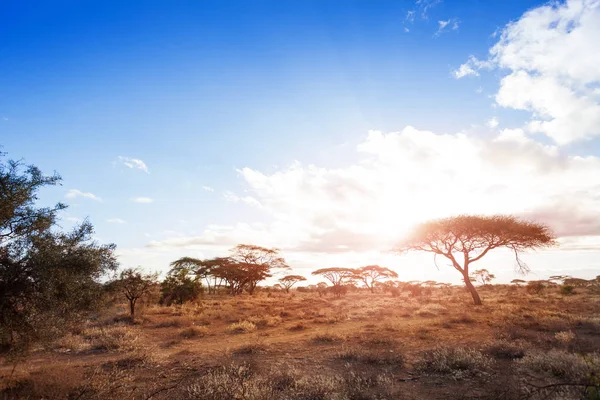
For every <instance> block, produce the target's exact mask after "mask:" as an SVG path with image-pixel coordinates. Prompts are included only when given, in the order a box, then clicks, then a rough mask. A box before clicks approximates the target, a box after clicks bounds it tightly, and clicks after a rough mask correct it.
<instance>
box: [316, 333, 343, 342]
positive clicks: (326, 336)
mask: <svg viewBox="0 0 600 400" xmlns="http://www.w3.org/2000/svg"><path fill="white" fill-rule="evenodd" d="M343 341H344V337H343V336H340V335H337V334H334V333H318V334H316V335H314V336H313V337H312V338H311V342H313V343H315V344H331V343H339V342H343Z"/></svg>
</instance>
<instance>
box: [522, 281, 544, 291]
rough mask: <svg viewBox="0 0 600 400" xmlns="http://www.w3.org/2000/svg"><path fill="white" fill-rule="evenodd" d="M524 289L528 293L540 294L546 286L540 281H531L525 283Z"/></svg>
mask: <svg viewBox="0 0 600 400" xmlns="http://www.w3.org/2000/svg"><path fill="white" fill-rule="evenodd" d="M525 289H526V290H527V293H529V294H540V293H542V292H543V291H544V289H546V286H545V285H544V284H543V283H542V282H537V281H532V282H528V283H527V286H526V287H525Z"/></svg>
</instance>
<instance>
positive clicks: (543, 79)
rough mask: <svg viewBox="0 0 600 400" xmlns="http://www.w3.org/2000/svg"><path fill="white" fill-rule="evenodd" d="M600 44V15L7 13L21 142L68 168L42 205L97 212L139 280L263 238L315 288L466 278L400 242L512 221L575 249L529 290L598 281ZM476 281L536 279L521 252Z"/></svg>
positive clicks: (498, 261) (6, 65)
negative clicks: (522, 270) (329, 281)
mask: <svg viewBox="0 0 600 400" xmlns="http://www.w3.org/2000/svg"><path fill="white" fill-rule="evenodd" d="M598 43H600V1H599V0H572V1H566V2H564V1H558V2H552V3H543V2H539V1H523V0H519V1H516V0H506V1H501V2H500V1H497V2H496V1H495V2H482V1H479V0H467V1H460V2H459V1H452V0H417V1H416V2H415V1H387V0H380V1H343V2H342V1H295V0H289V1H281V0H279V1H266V0H265V1H261V0H256V1H227V0H219V1H209V0H206V1H170V2H165V1H143V2H142V1H133V0H132V1H127V2H123V1H111V0H103V1H92V0H90V1H84V2H82V1H52V2H50V1H37V2H33V1H8V0H7V1H3V2H1V3H0V145H1V146H2V150H3V151H4V152H6V153H7V157H8V158H12V159H24V161H25V162H26V163H31V164H35V165H37V166H39V167H40V168H41V169H42V170H43V171H45V172H46V173H52V172H53V171H57V172H59V173H60V174H61V176H62V177H63V182H62V186H59V187H53V188H45V189H43V191H42V193H41V195H40V204H52V203H55V202H57V201H64V202H66V203H67V204H68V205H69V208H68V209H67V210H66V211H65V212H64V213H62V214H61V220H60V225H61V226H62V227H63V228H64V229H70V228H71V227H72V226H74V225H75V224H77V223H79V222H81V221H82V220H84V219H85V218H88V219H89V220H90V221H91V222H92V223H93V225H94V226H95V229H96V239H97V240H98V242H101V243H115V244H116V245H117V254H118V255H119V261H120V263H121V267H123V268H126V267H136V266H140V267H141V268H143V269H145V270H148V271H160V272H163V273H164V272H166V271H167V270H168V268H169V262H171V261H173V260H175V259H177V258H179V257H182V256H191V257H199V258H205V257H206V258H208V257H214V256H222V255H226V254H227V252H228V249H230V248H231V247H233V246H234V245H236V244H238V243H252V244H257V245H261V246H266V247H277V248H279V249H281V254H282V255H283V256H284V257H285V259H286V260H287V262H288V264H289V265H290V266H291V267H292V268H293V270H294V273H299V274H302V275H305V276H307V277H310V272H311V271H313V270H315V269H317V268H324V267H334V266H344V267H359V266H363V265H369V264H380V265H382V266H386V267H389V268H392V269H394V270H395V271H397V272H398V273H399V275H400V279H402V280H438V281H445V282H452V283H458V282H459V281H460V276H459V274H458V273H457V272H456V271H454V270H453V269H452V268H451V267H449V266H447V265H446V264H445V263H443V262H438V267H439V269H438V268H437V267H436V265H435V264H434V262H433V258H432V257H431V256H430V255H423V254H408V255H402V256H399V255H396V254H393V253H392V252H390V249H391V248H392V247H393V245H394V243H395V242H397V241H398V240H399V239H400V238H401V237H402V235H403V234H405V233H406V232H408V231H409V230H410V228H411V226H414V225H415V224H418V223H419V222H422V221H425V220H429V219H433V218H442V217H448V216H452V215H457V214H463V213H467V214H484V215H487V214H495V213H506V214H514V215H517V216H519V217H522V218H527V219H533V220H536V221H539V222H543V223H546V224H548V225H549V226H550V227H551V228H552V229H553V230H554V231H555V232H556V234H557V235H558V236H559V242H560V246H559V247H558V248H555V249H549V250H540V251H536V252H531V253H527V254H525V255H524V257H523V258H524V260H525V261H526V262H527V263H528V264H529V266H530V268H531V270H532V273H530V274H529V275H528V276H527V277H525V279H546V278H547V277H548V276H550V275H556V274H566V275H572V276H577V277H582V278H592V277H594V276H596V275H598V274H600V52H599V51H598ZM474 265H475V264H474ZM476 267H477V268H487V269H489V270H490V271H491V272H493V273H495V274H496V276H497V278H498V281H499V282H508V281H510V280H511V279H513V278H522V277H521V276H518V275H517V274H516V273H515V261H514V259H513V258H512V257H511V255H510V254H509V253H507V252H503V251H497V252H495V253H490V254H489V255H487V256H486V257H485V258H484V259H482V260H481V261H479V263H478V265H476ZM277 276H278V275H277ZM277 276H276V277H277ZM312 281H315V282H316V281H317V280H315V279H314V278H311V281H310V282H312Z"/></svg>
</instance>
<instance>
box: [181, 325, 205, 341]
mask: <svg viewBox="0 0 600 400" xmlns="http://www.w3.org/2000/svg"><path fill="white" fill-rule="evenodd" d="M206 335H208V328H206V327H204V326H190V327H189V328H184V329H182V330H181V331H179V336H181V337H182V338H185V339H191V338H194V337H203V336H206Z"/></svg>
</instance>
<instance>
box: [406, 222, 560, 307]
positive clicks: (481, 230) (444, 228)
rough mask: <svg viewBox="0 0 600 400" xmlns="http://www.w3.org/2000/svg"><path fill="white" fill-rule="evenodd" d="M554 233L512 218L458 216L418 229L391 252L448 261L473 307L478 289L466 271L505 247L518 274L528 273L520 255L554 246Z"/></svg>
mask: <svg viewBox="0 0 600 400" xmlns="http://www.w3.org/2000/svg"><path fill="white" fill-rule="evenodd" d="M555 244H556V241H555V237H554V234H553V233H552V232H551V231H550V229H549V228H548V227H547V226H545V225H543V224H539V223H535V222H529V221H522V220H519V219H517V218H516V217H513V216H504V215H495V216H476V215H473V216H472V215H461V216H457V217H451V218H445V219H440V220H435V221H429V222H425V223H423V224H421V225H419V226H417V227H416V228H415V229H414V230H413V232H412V233H411V234H409V235H408V236H407V237H406V238H405V239H404V240H403V241H401V242H400V243H399V244H398V245H397V246H396V247H395V249H394V251H395V252H397V253H399V254H403V253H405V252H408V251H424V252H428V253H433V254H434V261H435V257H437V256H442V257H445V258H447V259H448V260H450V262H451V265H452V267H454V268H455V269H456V270H457V271H458V272H460V273H461V275H462V277H463V281H464V282H465V285H466V286H467V289H468V290H469V292H470V293H471V296H472V297H473V302H474V303H475V304H476V305H480V304H481V298H480V297H479V294H478V293H477V289H475V287H474V286H473V284H472V283H471V280H470V279H469V268H470V266H471V264H472V263H474V262H477V261H479V260H480V259H481V258H483V257H484V256H485V255H486V254H487V253H488V252H489V251H490V250H494V249H497V248H507V249H509V250H511V251H512V252H513V253H514V255H515V260H516V265H517V269H518V271H520V272H522V273H526V272H528V271H529V269H528V267H527V265H526V264H525V263H523V262H522V261H521V259H520V253H521V252H523V251H525V250H528V249H534V248H539V247H547V246H552V245H555Z"/></svg>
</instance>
